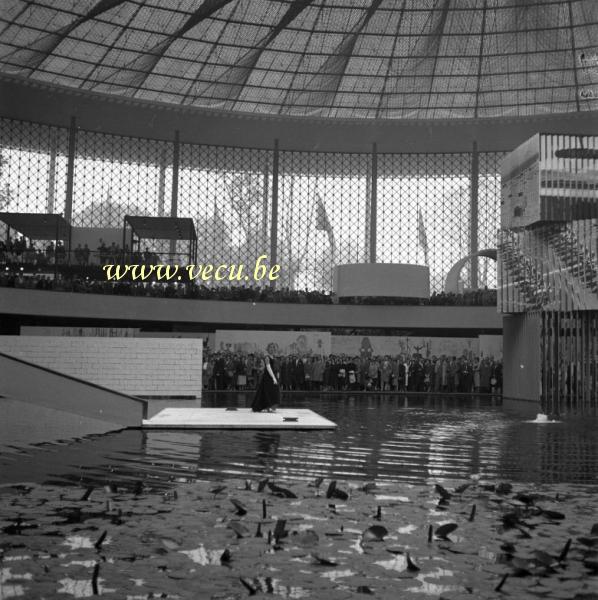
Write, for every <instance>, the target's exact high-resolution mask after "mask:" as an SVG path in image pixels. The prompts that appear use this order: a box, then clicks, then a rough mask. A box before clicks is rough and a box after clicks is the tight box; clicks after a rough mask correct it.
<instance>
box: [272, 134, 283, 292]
mask: <svg viewBox="0 0 598 600" xmlns="http://www.w3.org/2000/svg"><path fill="white" fill-rule="evenodd" d="M279 168H280V152H279V149H278V140H274V156H273V160H272V208H271V213H270V214H271V220H270V264H271V265H275V264H276V263H277V262H278V184H279V182H278V178H279ZM282 268H284V265H283V266H282ZM275 285H276V281H273V282H272V287H274V286H275Z"/></svg>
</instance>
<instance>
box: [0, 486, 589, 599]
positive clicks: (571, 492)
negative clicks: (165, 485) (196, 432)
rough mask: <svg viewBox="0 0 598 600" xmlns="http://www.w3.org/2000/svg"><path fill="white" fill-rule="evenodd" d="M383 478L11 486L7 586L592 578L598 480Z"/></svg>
mask: <svg viewBox="0 0 598 600" xmlns="http://www.w3.org/2000/svg"><path fill="white" fill-rule="evenodd" d="M374 485H377V484H374V483H373V482H364V483H361V484H359V485H357V486H355V484H354V483H351V484H350V483H349V482H346V481H340V480H324V479H322V480H320V479H318V480H316V481H315V482H313V481H312V482H311V483H309V482H302V481H284V482H283V481H282V480H281V481H280V482H278V483H274V482H273V481H268V480H262V481H261V482H258V481H257V480H253V481H249V485H247V480H246V479H239V480H238V481H237V480H235V479H231V480H226V481H225V482H222V481H219V482H210V481H202V480H189V481H187V482H185V483H173V488H172V490H171V492H170V494H171V497H173V498H174V497H175V496H174V492H175V491H176V502H168V503H166V504H165V503H164V494H163V491H158V490H156V491H155V492H152V491H151V490H150V489H149V488H148V487H146V486H144V487H143V488H142V489H141V490H140V487H139V486H132V487H131V489H128V490H127V489H119V490H118V491H117V492H115V491H114V490H113V488H112V487H111V486H110V485H107V484H106V485H104V484H103V483H102V484H101V485H96V486H94V488H93V490H92V491H91V492H90V491H89V489H90V488H89V487H77V486H73V487H65V486H62V487H58V486H53V485H35V484H34V485H30V486H27V487H22V486H21V487H19V486H13V487H12V488H11V490H10V492H11V493H6V494H4V495H3V496H2V501H1V504H0V529H2V531H3V532H4V535H3V536H2V538H1V539H0V556H1V558H2V569H1V571H0V582H1V583H0V590H1V594H0V597H1V598H2V599H4V598H13V597H15V598H18V597H19V596H20V597H24V598H43V597H47V598H50V597H55V596H57V595H59V594H60V595H61V594H66V595H69V596H71V597H75V598H83V597H88V596H89V597H91V596H93V595H94V594H96V595H99V596H102V595H106V596H110V595H111V594H112V596H111V597H119V598H130V599H136V598H140V599H142V598H143V599H147V598H150V597H154V598H156V597H160V596H162V597H167V598H175V597H180V598H187V597H198V596H197V595H198V594H200V595H201V597H205V598H210V599H214V600H216V599H221V598H233V597H234V598H243V597H246V596H247V595H262V594H264V595H265V594H267V595H271V596H276V597H279V598H307V597H310V596H311V597H326V598H328V599H329V600H333V599H335V598H347V597H351V595H352V594H359V595H361V594H368V595H373V596H375V597H380V598H387V597H388V598H391V597H401V598H410V597H417V598H423V597H430V598H435V599H437V598H439V597H442V598H446V599H447V600H448V599H451V600H452V599H453V598H461V596H463V597H471V598H497V597H499V596H500V595H506V594H509V595H510V597H513V598H517V599H518V600H519V599H520V598H522V599H523V598H534V597H537V596H541V597H542V598H547V599H557V598H559V599H560V598H572V599H573V598H576V597H577V598H583V597H588V598H589V597H592V596H591V594H592V593H594V592H593V590H595V589H596V586H597V585H598V559H597V558H596V556H597V549H598V524H597V523H596V519H595V514H596V509H597V502H596V497H597V494H598V486H589V485H586V486H582V485H578V486H575V485H565V484H554V485H548V484H545V485H523V484H518V483H509V484H506V483H505V482H490V481H482V480H481V478H480V479H479V480H475V479H474V480H472V481H471V482H468V483H467V484H465V485H464V484H459V482H456V487H454V488H453V487H452V486H451V485H450V483H449V482H443V485H440V484H437V483H435V482H430V484H429V485H421V486H417V485H406V484H400V483H396V484H393V483H387V482H384V484H383V485H384V494H380V495H376V494H374V493H373V491H374V490H375V489H376V488H375V487H374ZM320 487H321V488H322V490H323V492H325V493H322V494H316V493H315V490H318V489H319V488H320ZM378 489H379V488H378ZM328 495H329V496H330V497H329V498H327V497H326V496H328ZM345 495H346V499H344V497H345ZM341 497H342V498H341ZM399 497H400V498H401V500H400V502H397V501H396V498H399ZM439 497H440V499H441V500H444V501H445V502H446V504H445V507H444V508H445V510H444V511H443V512H442V514H441V516H440V515H439V516H437V517H433V516H431V511H430V506H435V504H436V503H437V502H438V499H439ZM332 499H337V500H342V502H343V503H342V504H333V505H332V506H333V509H332V510H331V502H330V501H331V500H332ZM474 517H475V518H474ZM32 525H35V527H32ZM457 534H458V535H457ZM9 565H10V566H9ZM505 597H506V596H505Z"/></svg>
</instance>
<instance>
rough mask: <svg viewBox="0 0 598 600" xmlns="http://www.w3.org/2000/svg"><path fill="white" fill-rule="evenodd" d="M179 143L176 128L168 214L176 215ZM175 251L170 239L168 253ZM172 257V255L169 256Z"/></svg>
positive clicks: (174, 242)
mask: <svg viewBox="0 0 598 600" xmlns="http://www.w3.org/2000/svg"><path fill="white" fill-rule="evenodd" d="M180 152H181V144H180V139H179V131H178V129H177V130H176V131H175V132H174V143H173V146H172V195H171V202H170V216H171V217H176V216H178V212H179V164H180ZM175 253H176V240H170V254H171V255H172V254H175ZM171 258H172V257H171Z"/></svg>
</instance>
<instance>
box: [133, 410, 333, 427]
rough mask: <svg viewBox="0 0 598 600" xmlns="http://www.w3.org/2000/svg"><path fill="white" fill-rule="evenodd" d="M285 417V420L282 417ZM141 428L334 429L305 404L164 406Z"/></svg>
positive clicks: (144, 422) (329, 422) (145, 421)
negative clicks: (264, 408)
mask: <svg viewBox="0 0 598 600" xmlns="http://www.w3.org/2000/svg"><path fill="white" fill-rule="evenodd" d="M285 419H288V420H285ZM142 426H143V427H144V428H162V429H335V428H336V423H333V422H332V421H329V420H328V419H325V418H324V417H322V416H320V415H319V414H318V413H315V412H314V411H313V410H308V409H306V408H279V409H277V410H276V412H274V413H267V412H252V410H251V409H250V408H237V409H236V410H227V409H226V408H165V409H164V410H161V411H160V412H159V413H158V414H156V415H154V416H153V417H152V418H151V419H144V420H143V422H142Z"/></svg>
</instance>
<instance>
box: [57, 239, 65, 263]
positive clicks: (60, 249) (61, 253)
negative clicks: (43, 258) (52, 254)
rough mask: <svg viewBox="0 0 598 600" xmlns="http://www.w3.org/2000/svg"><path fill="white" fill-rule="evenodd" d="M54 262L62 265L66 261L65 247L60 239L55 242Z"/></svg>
mask: <svg viewBox="0 0 598 600" xmlns="http://www.w3.org/2000/svg"><path fill="white" fill-rule="evenodd" d="M56 262H57V263H58V264H59V265H63V264H64V263H65V262H66V248H65V247H64V244H63V243H62V241H61V240H58V241H57V242H56Z"/></svg>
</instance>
